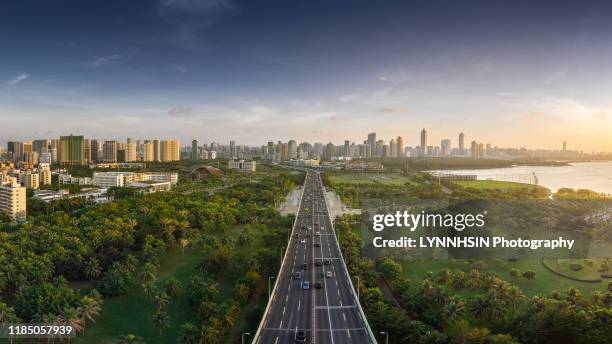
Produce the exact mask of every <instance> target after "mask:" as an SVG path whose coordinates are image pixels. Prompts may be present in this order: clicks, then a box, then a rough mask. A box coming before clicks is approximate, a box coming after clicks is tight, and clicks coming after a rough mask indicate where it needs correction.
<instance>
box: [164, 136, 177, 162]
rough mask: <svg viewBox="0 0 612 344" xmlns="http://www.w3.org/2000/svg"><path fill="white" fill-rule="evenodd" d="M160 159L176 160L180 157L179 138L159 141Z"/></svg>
mask: <svg viewBox="0 0 612 344" xmlns="http://www.w3.org/2000/svg"><path fill="white" fill-rule="evenodd" d="M160 155H161V161H178V160H180V159H181V151H180V141H179V140H162V141H161V154H160Z"/></svg>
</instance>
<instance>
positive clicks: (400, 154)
mask: <svg viewBox="0 0 612 344" xmlns="http://www.w3.org/2000/svg"><path fill="white" fill-rule="evenodd" d="M403 156H404V139H403V138H402V137H401V136H398V137H397V157H398V158H401V157H403Z"/></svg>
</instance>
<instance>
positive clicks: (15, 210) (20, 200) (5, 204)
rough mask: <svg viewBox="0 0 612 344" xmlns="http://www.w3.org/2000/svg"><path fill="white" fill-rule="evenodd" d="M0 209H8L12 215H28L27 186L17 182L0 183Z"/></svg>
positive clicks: (13, 216)
mask: <svg viewBox="0 0 612 344" xmlns="http://www.w3.org/2000/svg"><path fill="white" fill-rule="evenodd" d="M0 211H6V212H7V213H8V214H9V216H10V217H12V218H14V219H15V218H18V217H25V216H26V188H25V187H23V186H20V185H18V184H17V183H11V184H9V183H3V184H0Z"/></svg>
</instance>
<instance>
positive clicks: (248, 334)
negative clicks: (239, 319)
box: [242, 332, 251, 344]
mask: <svg viewBox="0 0 612 344" xmlns="http://www.w3.org/2000/svg"><path fill="white" fill-rule="evenodd" d="M250 335H251V332H245V333H243V334H242V344H244V336H250Z"/></svg>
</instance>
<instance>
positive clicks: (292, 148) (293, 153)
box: [287, 140, 297, 159]
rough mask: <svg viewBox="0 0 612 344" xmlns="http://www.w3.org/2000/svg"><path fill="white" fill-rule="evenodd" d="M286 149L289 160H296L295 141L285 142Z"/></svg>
mask: <svg viewBox="0 0 612 344" xmlns="http://www.w3.org/2000/svg"><path fill="white" fill-rule="evenodd" d="M287 149H288V150H289V152H288V153H289V159H297V142H295V140H289V142H287Z"/></svg>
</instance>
